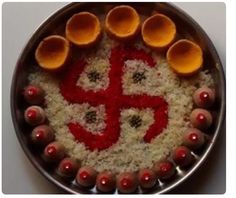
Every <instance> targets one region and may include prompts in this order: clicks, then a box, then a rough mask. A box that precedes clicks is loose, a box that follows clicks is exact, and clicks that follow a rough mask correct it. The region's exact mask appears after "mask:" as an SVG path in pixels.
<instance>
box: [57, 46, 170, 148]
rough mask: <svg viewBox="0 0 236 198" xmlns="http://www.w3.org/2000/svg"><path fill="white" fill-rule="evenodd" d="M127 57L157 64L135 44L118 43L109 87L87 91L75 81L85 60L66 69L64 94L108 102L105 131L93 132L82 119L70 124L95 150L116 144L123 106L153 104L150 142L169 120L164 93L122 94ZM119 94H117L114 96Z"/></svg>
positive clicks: (80, 99) (91, 101) (78, 99)
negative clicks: (123, 46) (84, 125)
mask: <svg viewBox="0 0 236 198" xmlns="http://www.w3.org/2000/svg"><path fill="white" fill-rule="evenodd" d="M126 60H142V61H144V62H146V63H147V64H148V66H150V67H154V66H155V61H154V60H153V58H152V57H151V55H149V54H147V53H146V52H145V51H144V50H138V49H135V48H122V47H115V48H113V49H112V50H111V56H110V59H109V62H110V66H111V69H110V71H109V79H110V83H109V86H108V88H107V89H105V90H100V91H99V92H96V93H95V92H93V91H91V90H89V91H85V90H84V89H82V88H81V87H79V86H77V85H76V82H77V80H78V78H79V76H80V74H81V73H82V72H83V70H84V68H85V66H86V62H85V61H84V60H78V61H77V62H75V63H74V64H72V65H71V66H70V67H69V68H68V71H67V72H66V73H65V76H64V77H63V79H62V81H61V83H60V91H61V94H62V95H63V97H64V98H65V99H66V100H67V101H69V102H71V103H84V102H88V103H89V104H90V105H92V106H98V105H101V104H104V105H105V108H106V115H107V118H106V123H107V124H106V128H105V129H104V131H103V132H102V133H99V134H92V133H90V132H89V131H87V130H85V129H84V128H83V127H82V126H80V124H79V123H73V122H70V123H69V124H68V127H69V130H70V132H71V133H72V134H73V135H74V137H75V138H76V140H77V141H78V142H81V143H84V144H85V146H86V147H87V148H88V149H90V150H91V151H93V150H104V149H107V148H109V147H110V146H112V145H113V144H115V143H116V142H117V141H118V139H119V137H120V123H119V117H120V109H122V108H131V107H133V108H153V109H154V119H155V122H154V123H153V124H152V125H151V126H150V127H149V129H148V130H147V132H146V134H145V135H144V137H143V139H144V141H145V142H146V143H150V142H151V140H152V139H153V138H155V137H156V136H157V135H159V134H160V133H161V132H162V131H163V129H164V128H166V126H167V123H168V114H167V108H168V103H167V102H166V101H165V99H164V98H163V97H161V96H149V95H146V94H143V95H132V96H129V95H123V94H122V75H123V71H122V68H123V66H124V63H125V61H126ZM112 96H116V97H112Z"/></svg>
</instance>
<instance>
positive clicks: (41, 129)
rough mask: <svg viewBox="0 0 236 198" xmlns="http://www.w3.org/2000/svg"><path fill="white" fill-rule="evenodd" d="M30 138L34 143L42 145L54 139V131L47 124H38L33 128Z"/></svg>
mask: <svg viewBox="0 0 236 198" xmlns="http://www.w3.org/2000/svg"><path fill="white" fill-rule="evenodd" d="M31 140H32V142H33V143H34V144H37V145H42V146H44V145H46V144H48V143H50V142H52V141H53V140H54V132H53V130H52V128H51V127H49V126H47V125H39V126H37V127H35V128H34V129H33V131H32V133H31Z"/></svg>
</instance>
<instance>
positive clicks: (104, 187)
mask: <svg viewBox="0 0 236 198" xmlns="http://www.w3.org/2000/svg"><path fill="white" fill-rule="evenodd" d="M96 187H97V189H98V190H99V191H101V192H104V193H109V192H112V191H114V190H115V188H116V178H115V175H114V174H113V173H111V172H110V171H103V172H101V173H99V174H98V176H97V179H96Z"/></svg>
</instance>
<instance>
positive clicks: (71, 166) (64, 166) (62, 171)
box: [57, 157, 79, 177]
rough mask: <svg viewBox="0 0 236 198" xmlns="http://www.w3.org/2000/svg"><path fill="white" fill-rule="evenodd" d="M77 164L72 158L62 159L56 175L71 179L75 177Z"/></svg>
mask: <svg viewBox="0 0 236 198" xmlns="http://www.w3.org/2000/svg"><path fill="white" fill-rule="evenodd" d="M78 168H79V163H78V162H77V161H76V160H74V159H72V158H69V157H68V158H64V159H63V160H62V161H61V162H60V164H59V166H58V171H57V172H58V174H59V175H61V176H64V177H73V176H75V175H76V173H77V170H78Z"/></svg>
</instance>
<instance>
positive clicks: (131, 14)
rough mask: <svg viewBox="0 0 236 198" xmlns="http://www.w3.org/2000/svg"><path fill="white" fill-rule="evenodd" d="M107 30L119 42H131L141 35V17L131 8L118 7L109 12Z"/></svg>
mask: <svg viewBox="0 0 236 198" xmlns="http://www.w3.org/2000/svg"><path fill="white" fill-rule="evenodd" d="M105 28H106V32H107V33H108V35H109V36H111V37H112V38H114V39H116V40H118V41H127V40H131V39H133V38H134V37H135V36H136V35H137V34H138V33H139V30H140V17H139V15H138V13H137V12H136V10H135V9H134V8H132V7H130V6H127V5H121V6H116V7H114V8H113V9H111V10H110V11H109V12H108V14H107V16H106V19H105Z"/></svg>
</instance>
